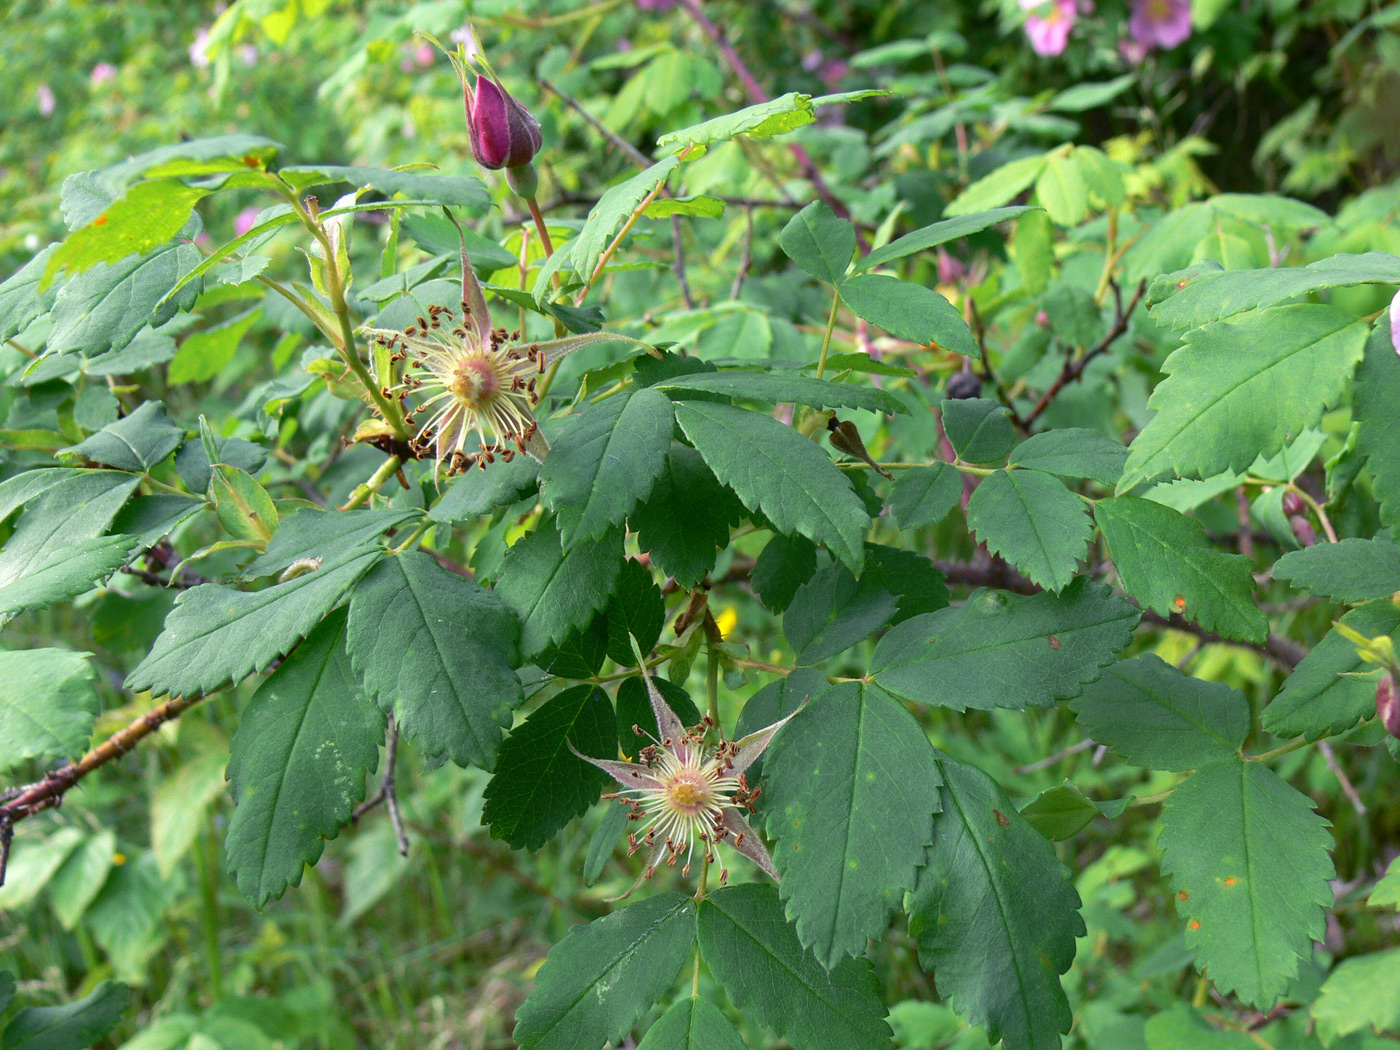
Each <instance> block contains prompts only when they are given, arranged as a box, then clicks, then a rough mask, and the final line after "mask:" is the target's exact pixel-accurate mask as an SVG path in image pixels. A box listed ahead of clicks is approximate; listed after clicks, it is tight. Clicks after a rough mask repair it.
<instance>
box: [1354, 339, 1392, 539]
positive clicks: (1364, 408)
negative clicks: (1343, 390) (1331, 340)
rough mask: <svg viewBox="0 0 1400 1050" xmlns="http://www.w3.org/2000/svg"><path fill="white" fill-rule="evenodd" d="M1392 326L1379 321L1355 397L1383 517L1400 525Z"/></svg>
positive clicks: (1361, 441)
mask: <svg viewBox="0 0 1400 1050" xmlns="http://www.w3.org/2000/svg"><path fill="white" fill-rule="evenodd" d="M1388 328H1389V325H1386V324H1378V325H1376V327H1375V328H1374V329H1373V330H1372V332H1371V337H1370V338H1369V339H1368V340H1367V341H1366V349H1365V352H1364V355H1363V357H1362V359H1361V367H1360V368H1359V369H1357V372H1356V390H1355V392H1354V393H1353V395H1352V401H1353V412H1354V414H1355V417H1356V421H1357V423H1358V424H1360V425H1359V427H1358V429H1357V432H1356V450H1357V451H1358V452H1359V453H1361V454H1362V455H1363V456H1365V457H1366V466H1367V468H1368V469H1369V470H1370V472H1371V491H1372V492H1373V493H1374V494H1375V497H1376V502H1377V503H1379V504H1380V509H1381V514H1380V516H1381V521H1383V522H1385V523H1386V524H1387V525H1389V526H1390V527H1391V528H1400V355H1397V354H1396V353H1395V348H1394V347H1393V346H1392V345H1391V340H1390V332H1389V331H1388Z"/></svg>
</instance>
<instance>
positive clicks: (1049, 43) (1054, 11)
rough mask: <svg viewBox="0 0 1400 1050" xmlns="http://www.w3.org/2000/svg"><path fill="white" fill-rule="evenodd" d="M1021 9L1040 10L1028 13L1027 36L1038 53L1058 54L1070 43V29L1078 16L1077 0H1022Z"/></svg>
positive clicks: (1032, 47) (1027, 10)
mask: <svg viewBox="0 0 1400 1050" xmlns="http://www.w3.org/2000/svg"><path fill="white" fill-rule="evenodd" d="M1021 10H1023V11H1026V12H1031V11H1040V12H1043V13H1041V14H1029V13H1028V14H1027V15H1026V36H1027V37H1029V38H1030V42H1031V50H1032V51H1034V52H1035V53H1036V54H1037V55H1058V54H1061V53H1062V52H1063V51H1064V49H1065V46H1066V45H1067V44H1068V43H1069V31H1070V29H1072V28H1073V27H1074V20H1075V19H1076V18H1077V17H1078V15H1079V12H1078V4H1077V2H1076V0H1049V2H1043V0H1021Z"/></svg>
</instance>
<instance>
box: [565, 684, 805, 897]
mask: <svg viewBox="0 0 1400 1050" xmlns="http://www.w3.org/2000/svg"><path fill="white" fill-rule="evenodd" d="M639 666H640V667H641V670H642V679H643V681H645V682H646V687H647V697H648V699H650V701H651V710H652V713H653V714H654V715H655V716H656V726H657V733H658V736H659V737H660V739H658V740H653V741H652V742H651V743H650V744H648V745H647V746H646V747H644V748H642V751H641V754H640V755H639V756H638V758H639V759H640V761H638V762H616V761H608V760H606V759H600V758H592V757H590V756H588V755H585V754H582V753H580V752H578V751H574V754H575V755H578V757H579V758H581V759H583V760H584V761H585V762H588V763H589V764H590V765H594V766H597V767H598V768H599V769H601V770H603V771H604V772H605V773H607V774H608V775H609V776H610V777H612V778H613V779H614V780H616V781H617V782H618V784H619V785H621V787H622V790H621V791H619V792H617V794H616V795H615V796H612V797H615V798H618V799H620V800H621V801H622V804H623V805H626V806H628V807H630V808H631V810H632V814H631V819H632V820H638V821H645V823H644V824H643V825H642V827H641V828H640V829H639V830H638V831H636V832H634V833H632V834H629V835H628V836H627V853H628V855H629V856H630V855H631V854H633V853H636V852H637V851H638V850H642V849H647V850H650V851H651V854H650V856H649V857H648V858H647V864H646V867H645V869H643V871H642V875H641V878H639V879H638V880H637V881H636V882H635V883H634V884H633V885H632V889H631V890H628V891H627V893H631V892H632V890H635V889H636V888H637V886H639V885H641V883H642V881H643V880H645V879H649V878H651V877H652V876H653V875H655V874H656V869H657V867H658V865H660V863H661V862H662V860H663V859H664V860H665V863H666V864H667V865H669V866H673V867H674V866H675V864H676V863H677V862H678V861H679V860H680V859H681V857H682V856H684V858H685V866H684V867H682V868H681V875H683V876H687V875H689V874H690V865H691V861H692V860H693V858H694V854H695V848H696V845H697V843H698V844H699V845H700V849H701V851H702V856H703V857H704V859H705V862H706V863H713V862H714V860H715V852H714V847H715V846H717V845H719V844H720V843H722V842H723V843H727V844H728V845H730V846H731V847H733V848H734V849H735V850H737V851H738V852H740V853H742V854H743V855H744V856H746V857H748V858H749V860H751V861H753V862H754V863H755V864H757V865H758V866H759V867H760V868H762V869H763V870H764V871H765V872H767V873H768V874H769V875H771V876H772V877H773V878H774V880H776V879H777V878H778V871H777V869H776V868H775V867H774V866H773V859H772V858H771V857H770V856H769V855H768V850H767V848H766V847H765V846H764V845H763V841H762V840H761V839H760V838H759V837H758V834H757V833H756V832H755V831H754V829H753V827H752V826H751V825H750V824H749V822H748V820H747V819H745V817H744V814H745V812H748V813H752V812H753V804H754V801H755V800H756V799H757V798H758V796H759V794H760V792H761V790H762V789H761V788H751V787H750V786H749V783H748V780H747V778H746V776H745V773H746V771H747V770H748V768H749V767H750V766H751V765H753V763H754V760H755V759H757V758H758V756H759V755H761V754H763V752H764V749H765V748H767V747H768V745H769V743H771V742H772V740H773V737H774V736H775V735H776V734H777V732H778V730H780V729H781V728H782V727H783V726H785V725H786V724H787V723H788V721H789V720H790V719H791V718H792V717H793V715H795V714H796V713H797V712H793V714H792V715H788V716H787V718H783V719H780V720H779V721H777V722H774V723H773V724H772V725H770V726H765V727H764V728H763V729H760V730H757V731H756V732H753V733H750V734H749V735H748V736H746V737H744V738H743V739H742V740H734V741H727V740H723V739H721V740H720V741H719V742H718V743H716V744H715V745H714V746H713V747H707V746H706V745H705V734H706V733H707V732H708V731H709V730H710V729H711V728H712V725H711V722H710V720H709V718H708V717H707V718H705V720H704V721H702V722H701V723H700V724H699V725H698V726H692V727H690V728H686V727H685V726H682V725H681V720H680V719H679V718H678V717H676V713H675V712H674V711H672V710H671V707H670V705H669V704H667V703H666V701H665V699H664V698H663V697H662V696H661V693H660V692H659V691H658V690H657V688H656V685H655V683H654V682H652V680H651V674H650V673H649V672H648V671H647V668H646V661H644V660H641V659H640V657H639ZM633 729H634V730H635V731H636V732H638V734H639V735H640V733H641V730H640V729H637V727H635V726H634V727H633ZM572 747H573V745H570V749H572ZM728 879H729V871H728V869H726V868H721V869H720V884H721V885H723V884H724V883H725V882H727V881H728ZM626 895H627V894H623V896H626Z"/></svg>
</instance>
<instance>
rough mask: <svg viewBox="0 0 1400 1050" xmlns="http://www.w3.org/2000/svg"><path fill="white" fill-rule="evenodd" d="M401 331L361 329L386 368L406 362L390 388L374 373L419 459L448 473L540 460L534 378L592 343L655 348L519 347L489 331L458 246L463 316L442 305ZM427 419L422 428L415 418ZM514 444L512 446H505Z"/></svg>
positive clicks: (610, 339) (583, 340) (590, 337)
mask: <svg viewBox="0 0 1400 1050" xmlns="http://www.w3.org/2000/svg"><path fill="white" fill-rule="evenodd" d="M416 321H417V323H416V324H412V325H409V326H408V327H407V328H405V329H404V330H402V331H398V330H394V329H385V328H367V329H365V332H366V334H367V335H369V336H370V337H371V338H373V339H374V341H375V342H377V343H378V344H379V345H380V346H382V347H385V348H386V349H388V350H389V351H390V360H391V362H392V363H397V362H399V361H407V368H405V369H404V375H403V378H402V380H401V381H400V382H398V383H396V384H392V385H391V384H390V383H389V382H388V380H389V379H390V377H388V376H381V377H380V382H381V383H382V384H384V387H385V390H386V395H385V396H393V397H397V398H398V399H399V401H400V402H402V403H404V404H405V406H407V403H408V400H409V398H410V396H412V397H413V398H414V404H413V405H412V407H411V408H410V409H409V412H408V413H407V419H408V422H409V424H410V425H412V426H418V432H417V434H416V435H415V436H414V438H413V447H414V450H415V451H416V452H418V453H419V454H420V455H427V454H428V453H429V452H431V453H432V455H433V456H434V458H435V459H436V460H437V466H438V469H442V468H444V467H445V468H446V470H447V472H448V473H449V474H456V473H460V472H462V471H464V470H466V469H467V468H468V467H469V466H471V465H472V464H473V463H476V464H477V465H479V466H480V467H481V468H482V469H483V470H484V469H485V468H486V465H487V464H488V463H491V462H494V461H495V459H496V457H497V456H499V457H501V458H502V459H504V460H507V461H509V460H511V459H513V458H514V457H515V455H516V453H517V452H524V453H526V454H527V455H530V456H532V457H534V458H535V459H538V460H543V459H544V456H545V453H547V452H548V451H549V443H548V442H547V441H546V440H545V438H544V435H543V434H541V433H540V428H539V424H538V423H536V422H535V413H534V410H535V406H536V405H538V404H539V401H540V397H539V394H538V393H537V390H536V384H537V383H538V380H539V377H540V375H541V374H542V373H543V372H544V370H545V369H546V368H548V367H549V366H550V365H552V364H554V362H556V361H558V360H560V359H561V358H563V357H565V356H566V355H568V354H571V353H573V352H574V351H575V350H577V349H579V348H580V347H584V346H590V345H592V344H594V343H631V344H632V345H634V346H640V347H643V348H645V349H646V350H647V352H648V353H651V354H654V355H656V356H658V357H659V356H660V355H659V354H658V353H657V351H656V349H655V347H653V346H652V345H651V344H650V343H644V342H642V341H641V340H639V339H632V338H631V337H629V336H625V335H618V334H617V333H616V332H586V333H584V334H582V335H571V336H566V337H564V338H563V339H549V340H544V341H540V342H534V341H531V342H524V341H522V340H521V339H520V333H519V332H516V333H514V334H513V335H512V334H509V333H507V332H506V330H505V329H504V328H492V327H491V312H490V310H489V309H488V308H487V306H486V297H485V296H484V295H483V294H482V291H481V284H480V283H479V282H478V281H477V279H476V272H475V271H474V270H473V269H472V267H471V260H470V259H468V258H467V252H466V248H465V247H464V248H463V249H462V316H461V317H460V318H459V317H457V316H456V314H455V313H454V312H453V311H452V310H451V309H449V308H447V307H444V306H433V307H430V308H429V310H428V316H426V317H419V318H417V319H416ZM419 414H426V415H427V416H428V418H427V421H426V422H424V423H423V424H422V425H421V426H419V425H418V422H417V420H416V419H415V416H416V415H419ZM473 432H474V433H475V434H476V435H477V437H478V439H479V447H478V449H477V450H476V451H474V452H468V451H467V441H468V439H469V438H470V437H471V435H472V434H473ZM511 445H514V448H512V447H511Z"/></svg>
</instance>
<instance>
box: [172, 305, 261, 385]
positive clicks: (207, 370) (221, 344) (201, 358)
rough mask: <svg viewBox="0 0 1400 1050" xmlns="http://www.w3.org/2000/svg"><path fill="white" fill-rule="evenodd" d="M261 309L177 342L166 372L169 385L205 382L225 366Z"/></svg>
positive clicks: (257, 317) (256, 319) (220, 371)
mask: <svg viewBox="0 0 1400 1050" xmlns="http://www.w3.org/2000/svg"><path fill="white" fill-rule="evenodd" d="M262 315H263V312H262V310H261V309H253V310H246V311H244V312H243V313H241V314H239V315H237V316H236V317H231V318H229V319H228V320H227V321H222V322H220V323H219V324H216V325H213V326H211V327H209V328H205V329H202V330H201V331H198V332H192V333H191V334H190V335H188V336H186V337H185V340H184V342H182V343H181V344H180V349H179V350H177V351H176V352H175V358H174V360H172V361H171V362H170V370H169V372H168V373H167V375H168V377H169V379H170V382H171V383H172V384H184V383H207V382H208V381H209V380H211V379H213V378H215V377H216V376H218V375H219V374H220V373H222V372H223V371H224V370H225V369H226V368H228V365H229V362H230V361H232V360H233V355H234V354H236V353H237V352H238V347H239V345H240V344H241V343H242V340H243V337H244V336H245V335H246V334H247V333H248V329H250V328H252V327H253V325H254V324H256V323H257V322H258V321H259V320H260V319H261V318H262Z"/></svg>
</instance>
